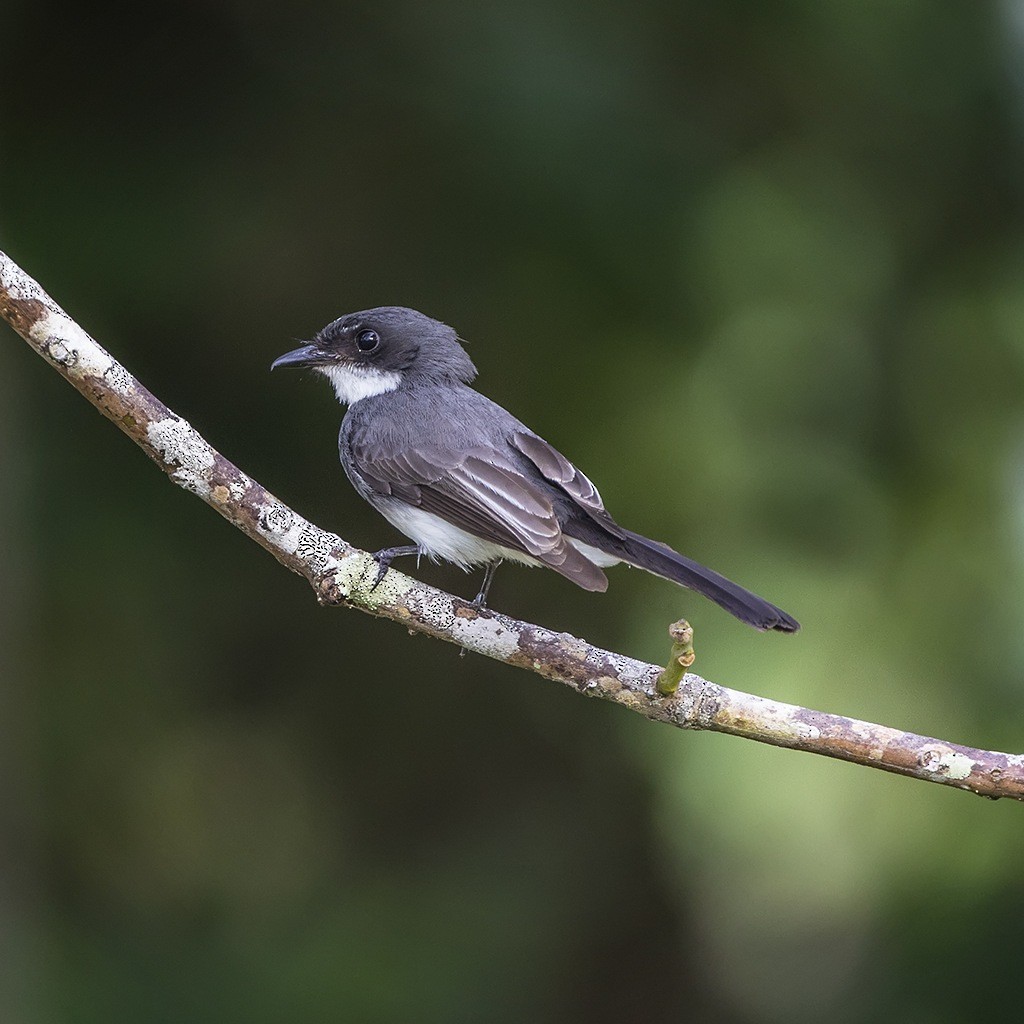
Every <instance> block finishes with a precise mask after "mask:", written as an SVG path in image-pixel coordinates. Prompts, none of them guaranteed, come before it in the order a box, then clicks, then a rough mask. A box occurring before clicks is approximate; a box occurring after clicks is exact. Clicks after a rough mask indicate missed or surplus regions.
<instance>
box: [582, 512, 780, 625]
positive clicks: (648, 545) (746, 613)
mask: <svg viewBox="0 0 1024 1024" xmlns="http://www.w3.org/2000/svg"><path fill="white" fill-rule="evenodd" d="M573 525H574V526H575V525H576V524H573ZM580 525H581V526H582V524H580ZM589 525H590V524H587V526H589ZM616 527H617V529H618V531H619V533H620V535H621V539H620V538H619V537H614V536H609V535H608V534H606V533H604V531H600V534H601V536H600V537H599V536H598V530H596V529H587V528H586V527H584V528H583V529H580V530H579V531H578V533H579V534H585V536H582V535H577V530H573V529H572V527H569V530H567V532H569V531H571V535H573V536H576V537H577V539H578V540H582V541H583V542H584V543H586V544H592V545H594V547H598V548H600V549H601V550H602V551H605V552H607V553H608V554H609V555H615V556H616V557H618V558H621V559H622V560H623V561H624V562H628V563H629V564H630V565H635V566H636V567H637V568H638V569H646V570H647V571H648V572H653V573H654V574H655V575H656V576H662V577H664V578H665V579H667V580H671V581H672V582H673V583H678V584H679V585H680V586H682V587H688V588H689V589H690V590H696V591H697V593H698V594H703V595H704V596H705V597H707V598H710V599H711V600H712V601H714V602H715V604H717V605H721V607H723V608H724V609H725V610H726V611H727V612H729V613H730V614H732V615H735V616H736V618H737V619H739V620H740V621H741V622H746V623H748V624H749V625H751V626H753V627H754V628H755V629H777V630H778V631H779V632H781V633H795V632H796V631H797V630H798V629H799V628H800V623H799V622H797V621H796V619H794V618H793V616H792V615H787V614H786V613H785V612H784V611H783V610H782V609H781V608H776V607H775V605H773V604H771V603H770V602H768V601H766V600H765V599H764V598H763V597H758V596H757V595H756V594H752V593H751V592H750V591H749V590H744V589H743V587H741V586H740V585H739V584H738V583H733V581H732V580H728V579H726V578H725V577H724V576H720V575H719V574H718V573H717V572H715V571H714V570H713V569H708V568H707V567H706V566H703V565H701V564H700V563H699V562H694V561H693V560H692V559H690V558H687V557H686V556H685V555H681V554H679V552H678V551H673V550H672V548H670V547H669V546H668V545H667V544H659V543H658V542H657V541H653V540H648V538H647V537H641V536H640V534H638V533H633V532H632V531H631V530H627V529H625V528H623V527H621V526H618V524H616Z"/></svg>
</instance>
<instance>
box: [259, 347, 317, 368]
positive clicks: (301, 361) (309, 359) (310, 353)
mask: <svg viewBox="0 0 1024 1024" xmlns="http://www.w3.org/2000/svg"><path fill="white" fill-rule="evenodd" d="M327 361H328V360H327V357H326V356H325V355H324V353H323V352H321V351H320V349H318V348H317V347H316V345H303V346H302V348H296V349H292V351H291V352H285V354H284V355H283V356H278V357H277V359H275V360H274V361H273V362H272V363H271V364H270V368H271V369H272V370H276V369H277V368H278V367H279V366H297V367H301V366H322V365H323V364H324V363H326V362H327Z"/></svg>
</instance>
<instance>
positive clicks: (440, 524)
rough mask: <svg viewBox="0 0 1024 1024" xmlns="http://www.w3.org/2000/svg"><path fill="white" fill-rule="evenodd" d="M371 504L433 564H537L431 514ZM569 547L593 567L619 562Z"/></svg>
mask: <svg viewBox="0 0 1024 1024" xmlns="http://www.w3.org/2000/svg"><path fill="white" fill-rule="evenodd" d="M375 504H377V508H378V509H379V511H380V513H381V515H383V516H384V518H385V519H387V520H388V522H389V523H391V525H392V526H394V527H396V528H397V529H399V530H401V532H402V533H404V534H405V535H406V537H409V538H410V539H412V540H414V541H415V542H416V543H417V544H418V545H419V546H420V547H421V548H422V549H423V551H424V553H425V554H427V555H428V556H429V557H430V558H433V559H435V560H436V559H438V558H443V559H444V560H445V561H447V562H454V563H455V564H456V565H459V566H461V567H462V568H463V569H468V568H469V567H470V566H473V565H483V564H485V563H487V562H495V561H497V560H498V559H499V558H506V559H508V560H510V561H513V562H520V563H522V564H523V565H531V566H532V565H540V564H541V563H540V562H538V561H537V559H536V558H532V557H531V556H530V555H526V554H523V552H522V551H515V550H513V549H512V548H507V547H505V546H504V545H503V544H495V543H494V542H493V541H489V540H483V539H481V538H480V537H475V536H474V535H473V534H471V533H467V532H466V531H465V530H463V529H460V528H459V527H458V526H453V525H452V524H451V523H449V522H448V521H447V520H445V519H442V518H441V517H440V516H437V515H434V513H433V512H426V511H424V510H423V509H421V508H415V507H414V506H412V505H406V504H405V503H404V502H400V501H388V502H387V503H386V504H385V503H384V502H380V503H375ZM569 543H570V544H572V546H573V547H574V548H576V549H577V550H578V551H579V552H580V553H581V554H582V555H584V557H586V558H589V559H590V561H592V562H593V563H594V564H595V565H600V566H608V565H617V564H618V563H619V559H618V558H616V557H615V556H614V555H607V554H605V553H604V552H603V551H599V550H598V549H597V548H595V547H591V546H590V545H589V544H584V543H583V542H582V541H577V540H572V539H571V538H569Z"/></svg>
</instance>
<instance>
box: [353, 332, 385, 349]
mask: <svg viewBox="0 0 1024 1024" xmlns="http://www.w3.org/2000/svg"><path fill="white" fill-rule="evenodd" d="M379 344H380V335H379V334H378V333H377V332H376V331H371V330H370V329H369V328H367V329H366V330H364V331H360V332H359V333H358V334H357V335H356V347H357V348H358V349H359V351H360V352H372V351H373V350H374V349H375V348H376V347H377V346H378V345H379Z"/></svg>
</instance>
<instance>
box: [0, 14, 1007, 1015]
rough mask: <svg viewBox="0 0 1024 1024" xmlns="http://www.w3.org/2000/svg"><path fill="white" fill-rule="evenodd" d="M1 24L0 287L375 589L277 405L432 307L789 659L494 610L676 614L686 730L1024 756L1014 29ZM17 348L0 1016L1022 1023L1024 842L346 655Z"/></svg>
mask: <svg viewBox="0 0 1024 1024" xmlns="http://www.w3.org/2000/svg"><path fill="white" fill-rule="evenodd" d="M3 21H4V30H3V32H4V47H3V54H2V56H0V94H2V95H3V97H4V102H3V114H2V121H3V130H2V132H0V246H2V247H3V248H4V249H6V250H7V251H8V252H9V253H10V254H11V255H12V256H13V257H14V258H15V259H16V260H18V261H19V262H21V264H22V265H23V266H24V267H25V268H26V269H27V270H28V271H29V272H30V273H32V274H34V275H35V276H36V277H37V278H38V279H39V280H40V281H41V282H42V283H43V284H44V286H45V287H46V288H47V289H48V290H49V291H50V292H51V293H52V294H53V295H54V296H55V298H56V299H57V300H58V301H59V302H61V303H63V304H64V305H65V307H66V308H67V309H68V310H69V311H70V312H71V313H72V314H73V315H74V316H76V317H77V318H78V319H79V320H80V322H81V323H82V324H83V325H84V326H85V327H86V328H87V329H88V330H90V331H91V332H92V333H93V334H94V335H95V336H96V337H97V338H98V339H99V340H100V341H101V342H102V343H103V344H104V345H106V346H107V347H108V348H110V349H111V351H113V352H114V353H115V354H116V355H117V356H118V357H119V358H121V359H122V360H123V361H124V362H125V363H126V364H127V365H128V366H129V368H131V369H132V370H133V371H134V372H135V373H136V374H137V375H138V376H139V377H140V378H141V379H142V380H143V381H144V382H145V383H146V384H147V385H148V386H149V387H150V388H152V389H153V390H154V391H155V392H156V394H157V395H159V396H160V397H161V398H162V399H163V400H164V401H166V402H167V403H169V404H170V405H171V406H172V407H173V408H174V409H176V410H177V411H178V412H180V413H182V414H183V415H185V416H187V417H188V418H190V419H191V421H192V422H193V423H194V424H195V425H196V426H197V427H198V428H199V429H200V430H201V431H203V432H204V433H205V435H206V436H207V437H208V438H209V439H210V441H211V442H212V443H213V444H215V445H216V446H218V447H219V448H220V450H221V451H223V452H224V453H225V454H226V455H227V456H228V457H229V458H231V459H233V460H234V461H236V462H238V463H239V464H240V465H241V466H242V467H244V468H245V469H246V470H247V471H249V472H250V473H252V474H253V475H254V476H256V477H257V478H258V479H259V480H261V481H262V482H263V483H264V484H265V485H266V486H267V487H269V488H271V489H272V490H273V491H274V492H275V493H277V494H278V495H279V496H280V497H282V498H283V499H284V500H286V501H288V502H289V503H291V504H293V505H294V506H295V507H296V508H297V509H299V510H300V511H301V512H302V513H303V514H305V515H306V516H308V517H310V518H312V519H313V520H315V521H316V522H318V523H320V524H321V525H323V526H324V527H327V528H329V529H333V530H336V531H338V532H340V533H341V534H342V535H343V536H345V537H346V538H348V539H349V540H351V541H352V542H354V543H357V544H360V545H362V546H366V547H369V548H371V549H373V548H377V547H381V546H384V545H386V544H391V543H397V542H398V536H397V534H395V533H394V532H393V531H392V530H391V528H390V527H388V526H387V524H385V523H384V522H383V521H382V520H380V519H378V518H377V517H375V515H374V514H373V513H372V512H371V511H370V510H369V509H368V508H367V507H366V506H364V505H363V504H362V503H361V502H360V501H359V499H358V498H357V497H356V496H355V494H354V493H353V492H352V491H351V489H350V487H349V485H348V483H347V482H346V480H345V479H344V477H343V474H342V472H341V470H340V468H339V467H338V465H337V458H336V451H335V434H336V430H337V426H338V423H339V421H340V416H341V410H340V409H339V408H338V407H337V405H336V404H335V402H334V398H333V396H332V395H331V393H330V389H329V388H328V387H327V386H326V384H325V383H324V382H323V381H321V380H317V379H311V378H308V377H303V376H302V375H298V374H295V375H290V376H289V375H276V374H275V375H274V377H271V376H270V375H269V374H268V368H269V364H270V361H271V360H272V359H273V358H274V357H275V356H277V355H279V354H280V353H282V352H284V351H285V350H287V349H288V348H291V347H293V345H294V339H296V338H307V337H309V336H310V335H311V334H312V333H313V332H314V331H316V330H317V329H318V328H319V327H320V326H322V325H323V324H324V323H326V322H327V321H329V320H331V319H333V318H334V317H336V316H338V315H340V314H342V313H345V312H349V311H351V310H354V309H361V308H365V307H367V306H373V305H379V304H404V305H411V306H415V307H417V308H420V309H422V310H424V311H425V312H427V313H429V314H431V315H433V316H436V317H438V318H440V319H443V320H445V321H447V322H450V323H452V324H453V325H455V326H456V327H457V328H458V329H459V331H460V333H461V334H462V336H463V337H465V338H466V339H468V341H469V343H470V351H471V354H472V356H473V358H474V360H475V361H476V362H477V364H478V366H479V368H480V370H481V378H480V385H481V388H482V390H484V391H486V392H487V393H488V394H489V395H490V396H492V397H493V398H495V399H496V400H498V401H499V402H501V403H502V404H504V405H506V406H507V407H509V408H510V409H512V410H513V411H515V412H516V413H517V414H518V415H519V416H520V417H521V418H522V419H524V420H526V421H527V422H528V423H530V424H531V425H532V426H533V427H534V428H535V429H536V430H537V431H538V432H540V433H541V434H542V435H544V436H546V437H547V438H548V439H549V440H551V441H552V442H554V443H555V444H557V445H558V446H559V447H560V448H562V449H563V450H564V451H565V452H566V453H567V454H568V455H569V456H570V457H571V458H573V459H575V460H576V461H577V462H579V463H580V465H581V466H582V467H583V468H584V469H585V470H586V472H588V473H589V474H590V475H592V476H593V477H594V479H595V480H597V481H598V483H599V484H600V486H601V488H602V492H603V494H604V497H605V500H606V502H607V504H608V506H609V508H610V509H611V510H612V511H613V513H614V514H615V515H616V516H617V517H618V518H620V519H621V520H622V521H623V522H625V523H626V524H628V525H630V526H632V527H633V528H635V529H638V530H641V531H644V532H646V533H648V534H649V535H651V536H654V537H657V538H660V539H664V540H666V541H668V542H670V543H672V544H674V545H675V546H677V547H679V548H681V549H682V550H683V551H685V552H687V553H689V554H691V555H693V556H694V557H697V558H700V559H701V560H703V561H705V562H707V563H709V564H711V565H713V566H714V567H716V568H718V569H720V570H721V571H722V572H725V573H727V574H729V575H731V576H734V577H735V578H737V579H739V580H740V581H742V582H744V583H746V584H747V585H749V586H750V587H752V588H753V589H756V590H758V591H760V592H762V593H764V594H765V595H766V596H768V597H769V598H771V599H772V600H774V601H776V602H778V603H779V604H781V605H782V606H783V607H785V608H786V609H787V610H789V611H791V612H792V613H793V614H795V615H796V616H797V617H798V618H799V619H800V620H801V621H802V623H803V626H804V629H803V632H801V633H800V634H799V635H798V636H797V637H794V638H784V637H779V636H774V635H773V636H762V635H759V634H757V633H755V632H754V631H752V630H749V629H747V628H746V627H743V626H741V625H740V624H738V623H736V622H734V621H733V620H732V619H731V618H729V617H728V616H727V615H726V614H725V613H724V612H721V611H720V610H719V609H717V608H715V607H714V606H713V605H711V604H709V603H707V602H705V601H702V600H700V599H699V598H696V597H694V596H693V595H690V594H688V593H687V592H684V591H681V590H678V589H676V588H674V587H672V586H670V585H668V584H666V583H664V582H662V581H659V580H657V579H654V578H653V577H649V576H646V575H645V574H643V573H636V572H628V571H626V570H624V569H619V570H612V574H611V575H612V587H611V590H610V591H609V593H608V594H607V595H592V594H586V593H584V592H583V591H578V590H576V589H574V588H572V587H571V585H569V584H568V583H567V582H566V581H564V580H562V579H560V578H559V577H557V576H556V575H554V574H551V573H530V572H527V571H525V570H519V569H516V568H510V569H507V570H505V571H504V572H502V573H499V575H498V578H497V582H496V584H495V589H494V591H493V592H492V604H493V605H494V606H495V607H497V608H499V609H500V610H503V611H507V612H510V613H512V614H514V615H517V616H522V617H525V618H528V619H530V620H532V621H535V622H540V623H543V624H545V625H547V626H550V627H553V628H558V629H566V630H570V631H573V632H576V633H577V634H580V635H583V636H585V637H587V638H588V639H589V640H591V641H592V642H594V643H598V644H600V645H602V646H607V647H611V648H614V649H617V650H622V651H625V652H628V653H630V654H632V655H634V656H637V657H642V658H646V659H649V660H661V659H662V658H663V657H664V655H665V653H666V650H667V639H666V634H665V628H666V625H667V623H668V622H670V621H672V620H673V619H675V618H677V617H678V616H680V615H686V616H687V617H688V618H690V619H691V621H693V622H694V624H695V626H696V628H697V643H698V662H697V669H698V670H699V671H700V672H701V673H702V674H704V675H706V676H707V677H709V678H711V679H713V680H715V681H717V682H720V683H724V684H726V685H731V686H734V687H738V688H740V689H746V690H751V691H754V692H757V693H761V694H763V695H765V696H771V697H775V698H779V699H782V700H787V701H792V702H796V703H800V704H806V705H810V706H813V707H818V708H823V709H826V710H829V711H834V712H841V713H845V714H849V715H854V716H858V717H863V718H867V719H870V720H873V721H880V722H884V723H886V724H890V725H894V726H899V727H903V728H908V729H912V730H914V731H917V732H923V733H926V734H930V735H936V736H941V737H944V738H947V739H951V740H956V741H960V742H965V743H970V744H973V745H978V746H983V747H991V748H996V749H1005V750H1017V751H1020V750H1022V749H1024V686H1022V670H1024V630H1022V629H1021V622H1022V620H1024V230H1022V218H1021V196H1022V183H1024V177H1022V175H1024V132H1022V127H1024V120H1022V118H1024V93H1022V89H1024V8H1022V4H1021V3H1020V0H1013V2H1011V0H1007V2H1006V3H1005V4H1003V5H1001V6H997V5H992V4H986V3H977V4H962V5H961V4H956V5H953V4H949V5H944V4H926V3H921V2H904V3H897V4H880V3H865V2H862V0H835V2H826V3H821V2H813V3H812V2H795V0H790V2H784V3H779V4H770V5H769V4H756V3H750V2H742V0H728V2H725V3H719V4H714V5H711V4H696V3H666V2H663V0H632V2H630V3H628V4H627V3H624V2H619V3H609V2H604V0H597V2H593V3H590V4H587V5H583V6H581V5H579V4H573V3H569V2H567V0H502V2H500V3H498V2H490V3H486V2H485V3H481V4H476V5H469V4H463V3H454V2H441V3H433V4H421V3H415V2H412V0H407V2H404V3H402V2H387V3H382V4H377V5H369V4H346V3H337V4H327V3H320V4H307V5H296V6H294V7H288V6H286V5H281V4H270V3H266V2H248V3H240V2H235V3H230V2H210V0H207V2H202V3H199V2H179V3H176V4H164V3H156V4H153V5H118V4H107V5H102V4H101V5H98V6H91V5H89V6H82V5H61V4H56V3H48V2H45V0H33V2H31V3H29V2H28V0H8V2H7V3H6V4H5V5H4V19H3ZM0 333H2V335H3V336H2V337H0V465H2V473H0V502H2V507H3V510H4V531H3V537H4V541H3V543H2V545H0V579H2V586H0V680H2V687H0V702H2V703H0V722H2V723H3V726H2V733H0V737H2V742H0V835H2V837H3V838H2V839H0V853H2V861H0V887H2V891H0V1018H2V1019H3V1020H5V1021H25V1022H30V1024H35V1022H44V1021H45V1022H57V1024H63V1022H69V1024H70V1022H75V1024H80V1022H97V1024H99V1022H104V1024H105V1022H110V1021H138V1022H146V1024H148V1022H151V1021H154V1022H163V1021H167V1022H177V1021H186V1020H187V1021H190V1022H206V1021H210V1022H214V1021H217V1022H221V1021H225V1020H244V1021H247V1022H257V1024H259V1022H268V1024H269V1022H276V1021H281V1020H285V1019H287V1020H289V1021H296V1022H305V1021H323V1020H332V1021H350V1020H351V1021H359V1022H370V1024H376V1022H392V1021H400V1022H408V1021H416V1022H427V1024H433V1022H437V1024H441V1022H459V1021H466V1022H476V1021H487V1022H495V1024H504V1022H520V1021H527V1020H528V1021H536V1022H548V1021H550V1022H555V1021H560V1022H561V1021H588V1022H594V1024H601V1022H606V1021H607V1022H612V1021H615V1022H619V1021H640V1020H643V1021H662V1020H665V1021H667V1020H674V1021H678V1020H688V1021H694V1022H704V1021H708V1022H712V1021H713V1022H727V1024H728V1022H751V1024H761V1022H776V1021H778V1022H782V1021H785V1022H798V1024H799V1022H803V1021H808V1022H810V1021H818V1020H821V1019H823V1018H826V1017H827V1019H829V1020H831V1021H839V1022H845V1021H860V1020H865V1019H868V1018H869V1017H870V1018H874V1019H882V1020H896V1019H899V1020H902V1021H911V1022H915V1021H924V1020H933V1019H936V1018H939V1017H942V1018H944V1019H960V1020H973V1019H981V1018H982V1017H985V1018H988V1017H998V1016H1008V1015H1011V1014H1013V1015H1015V1014H1017V1013H1019V983H1018V981H1017V979H1016V977H1015V975H1014V974H1013V971H1012V970H1010V971H1004V969H1003V966H1002V965H1003V964H1005V963H1006V962H1011V963H1012V952H1013V950H1015V949H1019V948H1020V944H1021V942H1022V941H1024V873H1022V871H1021V864H1022V854H1024V842H1022V836H1024V818H1022V816H1021V815H1022V811H1021V808H1020V807H1019V806H1017V805H1016V804H1013V803H1011V802H1006V801H1004V802H1002V803H999V804H992V803H989V802H987V801H983V800H979V799H977V798H975V797H972V796H969V795H966V794H961V793H958V792H955V791H951V790H948V789H943V788H940V787H936V786H926V785H921V784H918V783H915V782H911V781H907V780H903V779H899V778H895V777H891V776H887V775H884V774H882V773H880V772H874V771H869V770H866V769H859V768H855V767H851V766H848V765H843V764H839V763H834V762H830V761H827V760H825V759H821V758H811V757H807V756H804V755H800V754H795V753H791V752H787V751H779V750H775V749H771V748H768V747H761V746H757V745H755V744H751V743H746V742H743V741H740V740H736V739H732V738H728V737H722V736H716V735H706V734H692V735H691V734H685V733H679V732H675V731H673V730H670V729H667V728H663V727H654V726H652V725H650V724H649V723H647V722H645V721H643V720H641V719H640V718H638V717H635V716H631V715H629V714H627V713H625V712H623V711H621V710H619V709H617V708H615V707H611V706H603V705H601V704H599V703H597V702H591V701H584V700H581V699H580V698H579V697H578V696H577V695H575V694H573V693H571V692H569V691H567V690H563V689H562V688H560V687H559V686H557V685H553V684H551V683H547V682H544V681H542V680H540V679H539V678H536V677H534V676H531V675H529V674H526V673H523V672H517V671H514V670H512V669H509V668H506V667H505V666H502V665H497V664H492V663H489V662H487V661H485V660H483V659H481V658H478V657H472V656H470V657H466V658H463V659H460V658H459V657H458V656H457V654H456V652H455V650H454V649H453V648H449V647H447V646H445V645H441V644H437V643H433V642H429V641H427V640H424V639H422V638H410V637H409V636H407V635H406V633H405V632H404V631H403V630H401V629H398V628H396V627H395V626H393V625H390V624H388V623H385V622H379V621H375V620H372V619H369V618H367V617H365V616H361V615H358V614H355V613H346V612H339V611H328V610H323V609H320V608H319V607H317V605H316V603H315V601H314V600H313V597H312V594H311V592H310V591H309V589H308V588H307V586H306V585H305V584H304V583H303V582H302V581H301V580H300V579H298V578H297V577H294V576H290V575H289V574H287V573H286V572H285V571H283V570H282V569H281V568H280V567H279V566H277V564H276V563H274V562H273V560H272V559H271V558H269V557H268V556H267V555H266V554H265V553H263V552H262V551H260V550H259V549H258V548H257V547H256V546H254V545H253V544H252V543H250V542H249V541H248V540H246V539H245V538H244V537H242V536H241V535H240V534H238V533H237V532H235V531H233V530H231V529H230V528H229V527H228V526H227V525H226V524H225V523H224V522H223V521H221V520H220V519H219V518H218V517H217V516H216V515H214V514H212V513H211V512H210V511H209V510H208V509H207V508H205V507H204V506H203V505H202V504H201V503H199V502H198V501H196V500H195V499H193V498H192V497H190V496H188V495H186V494H185V493H183V492H180V491H178V490H176V489H174V488H172V487H171V486H169V485H168V483H167V481H166V480H165V479H164V477H163V476H162V474H160V473H159V472H157V471H156V470H155V469H154V468H153V467H152V466H151V465H149V464H148V463H147V462H146V460H145V459H144V458H143V456H142V455H141V454H140V453H139V452H138V451H136V450H135V449H133V447H132V446H131V445H130V443H129V442H128V441H127V440H126V439H125V438H123V437H122V436H120V435H119V434H118V432H117V431H116V430H114V429H113V428H112V427H111V425H110V424H108V423H106V422H104V421H103V420H102V419H101V418H100V417H98V416H97V415H96V413H95V412H94V411H93V410H92V409H91V408H90V407H89V406H88V405H87V404H86V403H85V402H84V401H83V400H82V399H81V398H80V397H78V396H77V395H75V394H74V393H73V392H72V391H71V390H70V389H69V388H68V386H67V385H66V384H64V383H63V382H62V381H61V380H60V379H59V378H58V376H57V375H56V374H55V373H53V372H52V371H51V370H50V369H48V368H47V367H46V366H44V365H43V364H42V363H41V362H40V361H39V360H38V359H37V358H36V357H35V356H34V355H33V354H32V353H31V352H30V351H29V350H28V348H27V347H26V346H25V345H24V344H23V343H22V342H21V341H20V340H19V339H18V338H17V337H16V336H15V335H14V334H13V333H12V332H10V331H8V330H6V329H4V330H3V331H2V332H0ZM422 576H423V577H424V578H427V579H429V580H430V581H431V582H435V583H438V584H440V585H442V586H445V587H448V588H453V589H455V590H456V592H458V593H462V594H466V595H470V594H472V593H474V592H475V589H476V585H477V582H478V581H477V579H476V578H475V577H474V578H472V579H467V578H466V577H464V576H463V575H462V574H461V573H460V572H458V571H457V570H453V569H450V568H444V567H428V566H424V568H423V571H422Z"/></svg>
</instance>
